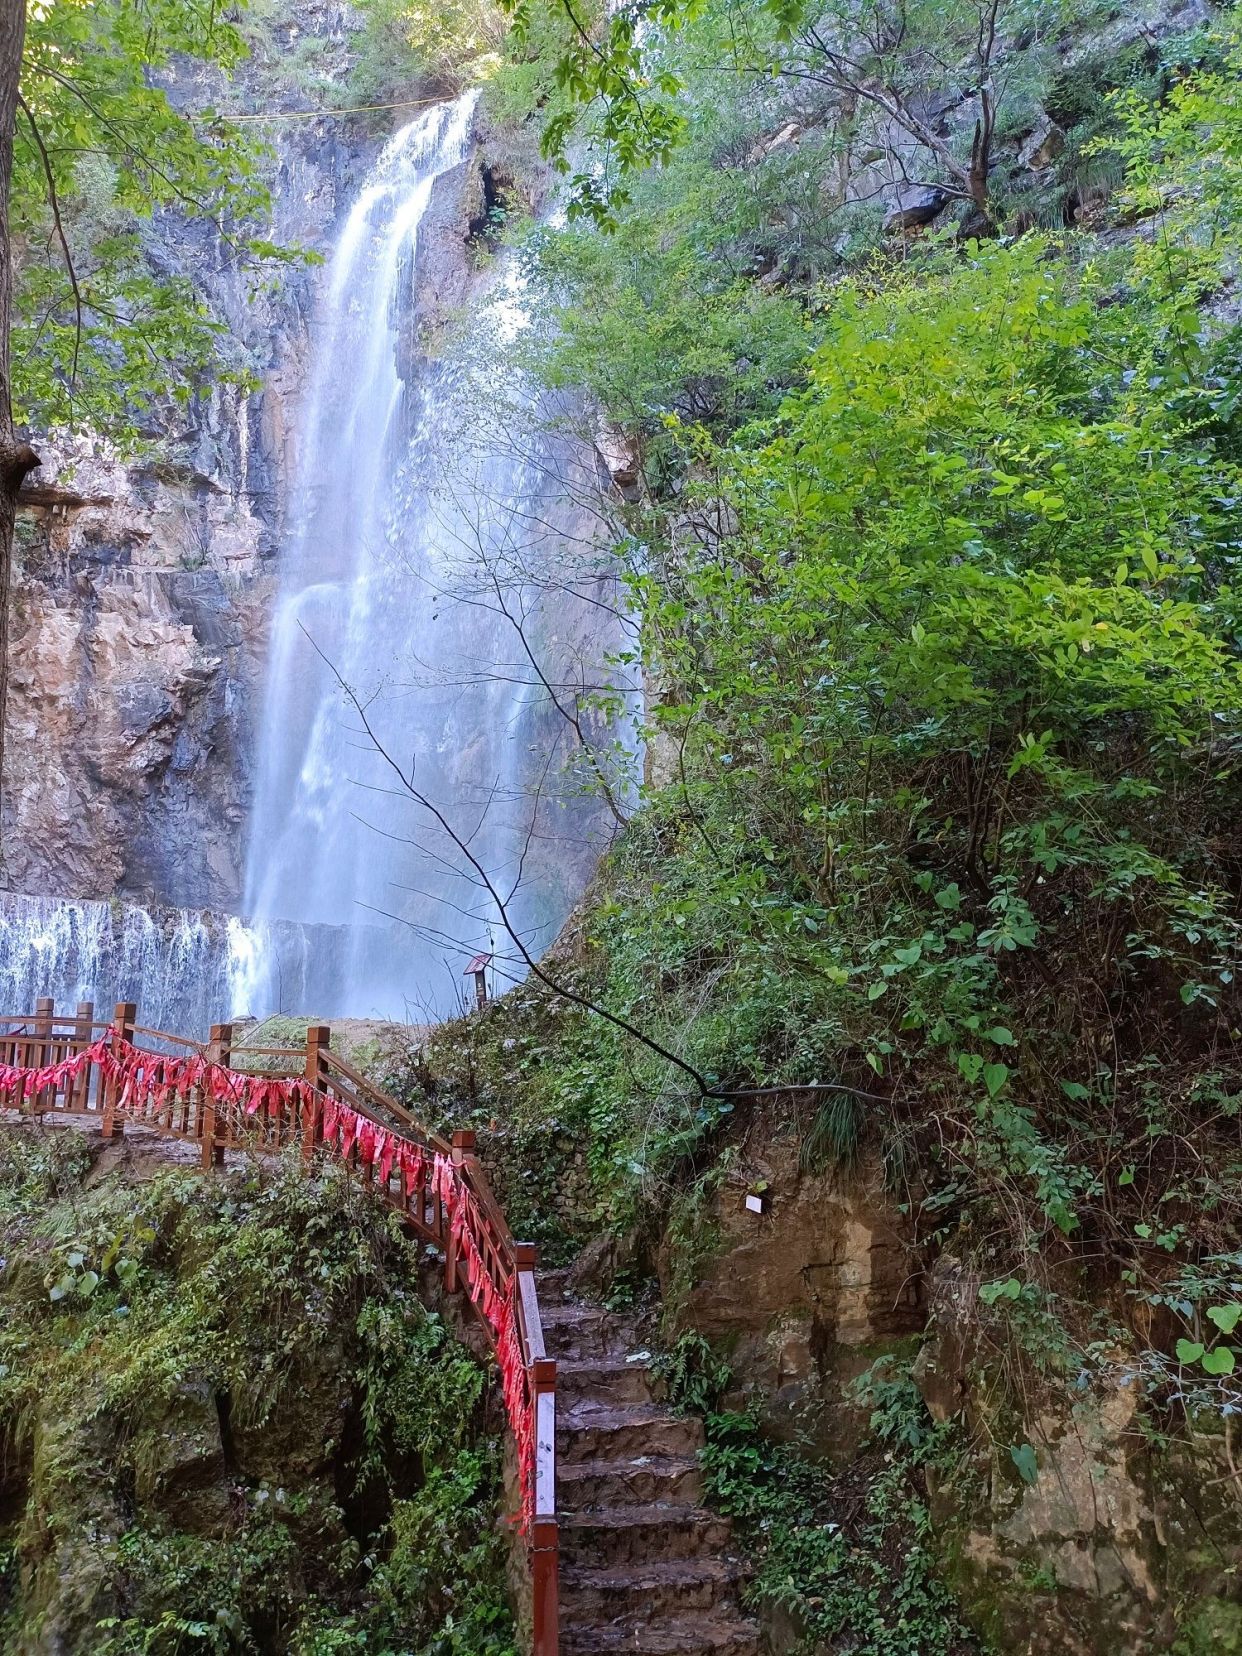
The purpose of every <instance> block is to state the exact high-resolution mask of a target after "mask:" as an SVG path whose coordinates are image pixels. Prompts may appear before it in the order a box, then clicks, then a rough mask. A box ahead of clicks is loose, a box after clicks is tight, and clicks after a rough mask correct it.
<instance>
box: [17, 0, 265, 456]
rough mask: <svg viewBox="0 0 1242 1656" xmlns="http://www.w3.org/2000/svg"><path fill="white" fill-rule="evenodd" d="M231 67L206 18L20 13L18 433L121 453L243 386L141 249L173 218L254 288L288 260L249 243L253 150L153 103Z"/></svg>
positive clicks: (217, 342) (161, 11)
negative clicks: (196, 230)
mask: <svg viewBox="0 0 1242 1656" xmlns="http://www.w3.org/2000/svg"><path fill="white" fill-rule="evenodd" d="M244 54H245V43H244V41H243V38H242V35H241V33H240V31H239V29H238V28H237V27H236V25H235V24H233V23H231V22H228V21H226V20H225V18H224V17H223V16H222V15H221V14H220V12H219V11H218V9H217V8H216V7H214V6H204V5H185V4H182V3H181V0H146V3H145V4H143V5H142V6H134V5H131V4H129V3H127V0H56V3H55V4H51V3H45V0H35V3H32V4H31V5H30V6H29V7H28V12H27V30H26V48H25V56H24V60H23V66H22V83H21V84H22V93H23V97H24V106H23V108H22V109H20V110H19V112H18V120H17V130H16V141H15V152H14V171H13V191H12V205H11V228H12V233H13V236H14V240H15V244H16V247H17V250H18V281H17V291H16V301H17V308H16V318H15V327H14V333H13V347H12V359H13V379H14V386H15V400H16V403H17V414H18V418H19V419H23V420H27V421H30V422H32V423H34V424H37V425H43V426H47V425H52V424H57V425H67V426H70V427H79V428H80V427H82V426H86V425H89V426H91V427H93V428H95V429H101V430H108V431H109V432H111V433H113V434H114V435H116V436H118V437H120V438H122V439H126V440H129V441H131V442H132V441H133V440H134V439H135V438H136V437H137V436H138V434H139V432H140V431H141V430H142V429H143V428H144V425H145V423H146V420H147V417H148V416H149V414H150V412H151V411H152V410H153V409H155V408H157V407H160V406H162V405H164V404H165V400H166V399H167V398H171V399H172V400H173V401H174V402H175V403H185V402H187V401H188V400H189V398H190V396H191V395H192V393H193V390H194V389H195V387H196V385H197V384H198V383H199V381H200V380H201V379H202V377H203V376H204V375H205V374H206V373H207V372H208V371H209V370H210V371H211V372H212V374H213V376H214V377H215V378H217V379H223V380H232V381H234V382H236V383H238V384H248V383H250V373H249V367H248V364H247V363H245V362H244V361H243V360H241V358H240V357H239V356H237V355H236V354H235V353H233V352H232V351H231V350H230V348H229V346H228V343H227V339H226V334H227V330H226V328H225V326H224V324H223V323H222V321H221V320H220V318H219V317H218V316H217V315H215V314H214V312H213V311H212V310H211V308H210V306H209V304H208V302H207V301H206V299H205V298H204V297H203V295H202V294H201V293H200V292H199V291H198V290H197V289H196V288H195V287H194V285H193V284H192V282H191V281H190V279H189V277H188V276H185V275H177V274H170V273H169V269H168V261H167V260H166V259H164V258H161V259H158V260H154V261H153V260H152V259H150V258H149V257H148V256H147V242H146V239H145V234H144V225H146V224H147V223H149V222H150V221H152V220H156V221H158V224H159V229H160V232H161V234H163V235H165V236H169V237H171V236H172V234H173V220H172V217H171V215H173V214H180V215H185V216H186V217H187V218H188V219H190V220H201V221H203V222H204V223H205V224H206V225H208V226H210V230H211V233H212V235H213V236H214V237H216V238H218V239H219V240H221V241H222V242H223V243H224V244H225V245H226V246H227V247H228V249H229V251H230V253H231V256H232V258H233V259H234V261H235V262H236V263H237V264H238V265H239V266H241V267H242V268H248V269H250V270H251V271H252V272H253V275H254V278H255V279H256V280H258V279H260V278H261V277H263V276H264V273H265V272H269V271H271V270H274V269H278V268H279V266H280V265H281V264H282V263H284V262H287V261H288V260H289V259H290V258H291V257H293V255H291V254H290V253H288V252H285V251H282V250H281V249H279V248H277V247H276V246H275V245H274V244H273V243H271V242H270V241H269V240H267V239H266V238H265V237H264V235H263V234H262V226H263V225H264V224H265V223H266V222H267V220H268V218H269V214H270V200H269V196H268V190H267V186H266V184H265V182H264V179H263V175H262V164H263V161H264V157H265V152H264V150H263V149H262V147H261V146H257V145H256V144H254V143H253V142H252V141H251V140H250V138H249V137H247V136H245V135H244V132H243V129H242V128H240V127H239V126H237V125H236V124H230V122H229V121H227V120H226V119H224V118H223V117H221V116H219V115H217V114H215V113H214V112H213V111H212V110H211V109H210V108H199V109H193V110H191V111H189V112H184V111H183V110H182V108H181V102H180V100H179V99H178V101H177V102H176V103H174V101H173V99H172V98H171V97H170V96H169V94H168V92H167V91H166V90H165V85H166V83H167V81H168V80H169V79H171V78H173V77H174V76H175V75H176V74H177V73H178V71H180V72H184V71H185V70H186V69H187V68H188V67H190V66H192V65H193V66H197V67H199V68H206V67H210V68H211V69H215V70H222V71H225V72H227V71H228V70H230V69H232V68H234V67H235V66H236V65H237V63H238V62H239V61H240V60H241V59H242V57H243V56H244ZM187 266H189V267H191V268H192V260H187Z"/></svg>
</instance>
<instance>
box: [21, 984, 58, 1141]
mask: <svg viewBox="0 0 1242 1656" xmlns="http://www.w3.org/2000/svg"><path fill="white" fill-rule="evenodd" d="M55 1016H56V1002H55V1001H54V1000H52V999H51V998H50V997H49V996H47V995H41V996H40V997H39V999H38V1000H37V1001H36V1002H35V1016H34V1032H35V1040H36V1043H37V1044H36V1045H35V1046H33V1047H31V1049H30V1057H29V1058H28V1059H27V1060H26V1062H27V1063H28V1064H29V1065H30V1067H31V1068H32V1069H40V1068H42V1066H43V1065H44V1064H50V1063H51V1062H52V1019H53V1018H54V1017H55ZM49 1102H50V1103H52V1104H55V1103H56V1094H55V1093H54V1092H53V1094H52V1097H51V1099H50V1100H49V1099H48V1095H47V1088H46V1087H44V1089H43V1091H42V1092H40V1093H36V1095H35V1096H34V1097H33V1098H32V1099H31V1100H30V1113H31V1115H42V1114H43V1112H44V1110H46V1109H47V1107H48V1104H49Z"/></svg>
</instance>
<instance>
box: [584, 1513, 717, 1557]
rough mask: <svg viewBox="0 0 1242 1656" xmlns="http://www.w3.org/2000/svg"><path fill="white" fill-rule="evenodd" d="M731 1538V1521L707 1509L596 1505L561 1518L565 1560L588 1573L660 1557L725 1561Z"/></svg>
mask: <svg viewBox="0 0 1242 1656" xmlns="http://www.w3.org/2000/svg"><path fill="white" fill-rule="evenodd" d="M730 1540H731V1526H730V1524H729V1520H728V1519H727V1518H720V1517H718V1516H717V1515H716V1514H715V1513H714V1512H709V1511H708V1510H707V1509H706V1507H684V1506H661V1505H659V1504H658V1503H656V1504H652V1505H651V1506H620V1507H596V1508H593V1509H588V1510H587V1511H585V1512H567V1513H565V1514H564V1516H563V1517H562V1519H561V1557H562V1558H563V1559H564V1560H565V1561H566V1563H568V1564H571V1565H582V1566H584V1567H586V1568H589V1569H606V1568H608V1567H609V1566H611V1565H614V1564H644V1563H648V1562H651V1561H653V1560H658V1559H674V1558H683V1559H684V1558H721V1557H724V1556H726V1555H727V1553H728V1551H729V1543H730Z"/></svg>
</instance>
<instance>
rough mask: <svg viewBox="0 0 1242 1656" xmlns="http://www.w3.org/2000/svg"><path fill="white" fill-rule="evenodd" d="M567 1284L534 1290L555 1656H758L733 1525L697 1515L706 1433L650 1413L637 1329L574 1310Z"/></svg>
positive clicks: (542, 1283) (655, 1408)
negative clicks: (552, 1362)
mask: <svg viewBox="0 0 1242 1656" xmlns="http://www.w3.org/2000/svg"><path fill="white" fill-rule="evenodd" d="M569 1280H570V1279H569V1273H568V1272H559V1271H558V1272H542V1273H541V1274H540V1279H539V1292H540V1307H541V1310H542V1312H543V1327H544V1337H545V1340H546V1342H547V1347H548V1354H549V1356H552V1357H555V1358H556V1362H557V1391H558V1410H557V1433H556V1439H557V1508H558V1513H559V1516H560V1534H561V1650H562V1653H563V1656H595V1653H599V1656H606V1653H608V1652H612V1651H616V1652H621V1651H630V1652H637V1653H639V1656H642V1653H647V1656H759V1633H758V1629H757V1627H756V1626H755V1624H754V1623H753V1622H751V1621H749V1620H747V1619H746V1617H744V1616H743V1615H742V1612H741V1609H740V1607H739V1604H738V1597H737V1589H738V1584H739V1582H740V1580H741V1579H742V1567H741V1564H740V1562H739V1561H738V1559H737V1558H736V1557H735V1556H734V1554H733V1552H732V1547H731V1542H732V1529H731V1526H730V1524H729V1521H728V1519H726V1518H722V1517H720V1516H719V1515H718V1514H716V1513H713V1512H709V1511H708V1510H706V1509H705V1508H704V1507H703V1505H702V1499H703V1474H702V1470H701V1468H700V1466H699V1451H700V1450H701V1448H702V1447H703V1423H702V1422H701V1421H699V1420H695V1419H693V1418H692V1417H687V1416H684V1415H677V1414H674V1413H673V1412H672V1411H671V1410H669V1409H666V1408H663V1407H661V1406H660V1405H659V1404H658V1403H656V1402H655V1401H654V1399H653V1397H652V1379H651V1374H650V1370H649V1367H648V1364H647V1361H646V1353H645V1352H643V1351H641V1350H640V1349H639V1346H638V1341H637V1336H636V1330H635V1328H634V1326H633V1323H632V1322H630V1321H627V1319H625V1318H624V1317H622V1316H619V1315H617V1314H616V1313H614V1312H611V1311H608V1310H606V1309H604V1308H603V1307H600V1306H593V1305H584V1304H581V1303H579V1302H578V1301H576V1300H575V1299H574V1297H573V1294H572V1290H571V1289H570V1287H569ZM631 1358H632V1359H633V1360H632V1361H631V1360H630V1359H631Z"/></svg>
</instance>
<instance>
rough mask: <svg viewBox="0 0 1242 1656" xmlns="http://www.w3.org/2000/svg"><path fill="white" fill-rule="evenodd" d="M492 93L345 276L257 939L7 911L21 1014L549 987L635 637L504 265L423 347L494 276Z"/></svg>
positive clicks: (124, 912)
mask: <svg viewBox="0 0 1242 1656" xmlns="http://www.w3.org/2000/svg"><path fill="white" fill-rule="evenodd" d="M476 97H477V95H476V94H474V93H468V94H466V95H465V96H463V97H461V98H459V99H457V100H456V101H453V102H448V103H444V104H442V105H439V106H437V107H435V108H432V109H429V110H427V111H426V112H425V113H423V114H422V115H420V116H419V118H418V119H416V120H415V121H413V122H411V123H410V124H409V125H408V126H406V127H404V128H403V129H402V130H400V131H399V132H397V133H396V134H395V136H394V137H393V138H392V139H391V140H390V141H389V142H388V144H387V145H386V146H385V148H384V149H383V151H382V153H381V154H380V155H379V157H378V159H377V161H376V162H375V164H374V166H373V168H372V170H371V173H370V176H369V178H368V179H367V181H366V183H365V186H364V187H363V189H362V190H361V192H360V194H359V196H358V198H357V200H356V202H355V203H354V204H353V207H352V209H351V210H350V211H349V213H348V214H347V216H346V218H345V221H344V224H343V226H342V227H341V229H340V232H339V235H338V236H337V239H336V243H335V246H334V248H333V249H332V251H331V255H330V258H329V260H328V262H327V265H326V268H325V271H324V273H323V278H322V284H321V292H320V299H319V306H318V315H317V318H316V320H315V323H314V325H313V328H312V335H311V357H310V372H309V376H308V380H307V385H306V390H305V393H304V396H303V399H302V403H301V406H300V409H299V411H298V416H297V420H296V423H295V426H294V430H293V438H294V441H295V445H296V450H297V455H296V460H295V467H294V475H293V476H292V478H291V479H290V483H291V487H290V495H289V498H290V511H289V519H288V521H289V525H290V527H289V533H288V535H287V539H286V544H285V545H284V547H283V549H282V554H281V564H280V575H279V586H278V596H277V600H276V604H275V607H274V611H273V613H272V616H271V622H270V635H269V644H268V659H267V670H266V687H265V690H264V693H263V699H262V704H261V707H260V709H259V717H258V719H257V721H256V725H257V732H258V734H257V738H256V749H255V752H254V755H253V776H254V800H253V809H252V817H251V825H250V835H249V844H248V853H247V862H246V890H245V901H244V904H243V914H242V916H236V915H234V916H229V915H211V914H201V913H191V912H184V911H179V910H176V909H171V908H161V907H160V906H159V904H158V893H155V894H154V898H155V900H154V901H153V902H152V904H151V906H149V907H140V906H137V905H133V904H124V903H122V902H119V901H116V900H113V901H103V902H91V901H85V900H79V899H66V900H62V899H58V898H56V897H54V896H50V895H46V896H44V895H40V896H20V895H16V894H9V893H0V1012H12V1011H19V1012H20V1011H26V1010H29V1009H31V1008H33V1005H34V1002H35V1000H36V999H37V998H38V997H40V996H52V997H53V998H54V999H55V1000H56V1002H57V1005H58V1007H59V1008H61V1009H64V1008H72V1007H73V1006H75V1005H76V1004H77V1003H78V1002H79V1001H82V1000H91V1001H93V1002H94V1004H95V1006H96V1008H97V1012H96V1016H97V1017H101V1018H103V1017H107V1016H110V1015H111V1010H112V1006H113V1004H114V1003H115V1002H116V1001H118V1000H134V1001H137V1002H138V1004H139V1008H140V1015H141V1018H142V1021H143V1022H144V1023H146V1024H148V1025H154V1026H159V1027H161V1028H165V1029H174V1030H184V1031H188V1032H200V1033H202V1034H204V1035H205V1034H206V1031H207V1029H208V1027H209V1026H210V1024H212V1023H213V1022H219V1021H223V1020H224V1019H226V1018H229V1017H234V1018H237V1017H240V1016H247V1015H251V1016H257V1017H265V1016H267V1015H269V1014H272V1013H278V1012H283V1013H292V1014H297V1013H301V1014H304V1015H311V1016H318V1017H337V1018H339V1017H343V1016H357V1017H373V1016H378V1017H388V1018H397V1019H415V1020H420V1021H421V1020H422V1019H423V1018H425V1017H428V1016H435V1015H439V1014H442V1013H444V1012H448V1011H452V1010H454V1009H455V1008H456V1006H457V1005H459V1004H460V1003H461V1001H462V1000H463V999H464V998H465V997H464V995H463V990H464V989H465V988H467V987H469V988H470V992H471V994H472V993H473V984H472V982H471V980H469V979H467V978H466V976H465V969H466V967H467V966H468V964H469V963H470V961H471V959H472V957H474V956H475V955H476V954H478V953H487V954H491V955H493V956H494V965H493V972H494V974H495V976H494V983H495V987H497V988H503V987H505V986H506V985H507V983H508V982H510V981H513V980H514V979H516V978H520V977H521V976H522V975H524V972H525V967H526V955H527V952H529V954H530V955H535V954H537V953H538V952H540V951H541V950H542V949H543V948H545V947H546V946H547V945H548V944H549V943H550V942H551V941H552V939H553V937H554V935H555V932H556V930H557V928H558V927H559V925H560V924H561V922H562V921H563V919H564V917H565V915H566V913H567V912H568V910H569V908H570V906H571V905H572V903H573V901H574V900H575V899H576V897H577V896H578V894H579V892H580V891H581V889H582V887H583V885H584V884H585V882H586V879H587V878H588V877H589V873H590V870H591V867H592V866H593V863H594V860H595V858H596V856H597V855H598V850H599V847H600V844H601V841H602V839H603V837H604V834H603V828H604V827H605V826H607V825H608V823H609V822H610V821H611V819H610V818H609V817H608V815H607V813H605V812H603V811H602V809H601V806H600V803H599V790H598V786H597V784H598V782H599V778H600V776H601V775H602V774H603V766H604V764H605V757H606V755H607V754H608V750H609V747H608V744H609V738H608V729H607V721H606V720H602V719H600V718H599V717H597V716H595V715H592V714H590V713H584V712H582V711H581V710H582V709H584V708H585V707H586V706H587V704H588V702H589V700H590V695H589V692H591V691H599V690H600V689H601V681H605V682H604V683H603V685H602V687H603V689H605V690H607V689H608V686H607V683H606V681H607V679H608V670H607V669H606V667H605V666H604V663H605V662H606V660H607V659H608V655H609V650H610V648H611V647H612V646H613V645H614V644H615V642H616V639H615V636H610V633H612V634H615V625H616V616H617V608H616V603H615V593H614V592H613V591H612V590H611V586H610V578H609V577H608V576H607V575H606V574H603V573H601V563H602V562H603V560H602V558H601V553H600V545H601V542H600V537H599V535H598V533H597V532H596V527H595V521H594V518H593V515H592V511H591V509H590V508H589V506H588V505H584V502H587V501H589V500H590V499H597V494H596V489H597V480H596V476H595V457H594V453H593V451H592V449H591V447H590V444H589V443H583V442H581V441H576V442H575V440H573V439H571V438H570V437H569V436H567V435H566V434H565V433H564V431H561V430H559V429H558V425H557V422H556V420H555V418H553V417H552V411H551V410H549V408H548V407H547V404H546V402H541V400H540V398H539V397H538V396H537V395H536V394H535V393H533V392H532V391H530V390H529V389H528V388H527V387H526V386H525V385H524V384H523V383H521V380H520V376H518V375H516V373H515V371H514V370H512V369H506V368H504V367H503V366H501V364H503V361H504V351H503V350H502V349H498V347H502V346H504V345H506V344H507V343H511V342H512V341H513V340H514V338H515V337H517V336H518V335H519V334H520V332H521V330H522V329H523V328H525V327H526V326H528V321H527V317H526V313H525V309H524V305H523V292H522V282H521V279H520V276H519V275H518V273H517V271H516V269H515V268H514V267H513V266H512V265H510V264H508V263H506V261H505V260H504V259H503V258H501V259H497V260H494V261H492V265H491V270H490V274H488V273H486V272H481V273H480V276H481V279H480V281H479V282H477V283H475V284H473V285H474V286H476V287H477V288H478V289H479V290H480V291H481V294H482V296H481V298H479V299H478V300H477V301H476V302H475V303H474V304H473V305H472V307H471V314H470V315H469V316H468V317H467V318H465V320H464V322H463V323H462V325H461V327H460V328H458V329H456V330H455V337H457V338H458V339H459V341H460V344H459V348H457V349H455V350H453V351H445V350H440V351H438V352H437V353H436V354H433V353H432V352H431V351H430V349H428V344H429V342H428V341H427V340H425V339H424V338H423V337H421V335H422V333H423V332H424V331H425V329H426V326H427V324H426V321H425V318H426V317H427V316H428V315H431V314H435V313H436V305H435V303H433V302H430V301H432V300H434V299H435V297H436V294H437V292H438V289H437V283H439V282H442V280H443V270H444V264H443V256H444V255H445V254H446V253H447V255H448V257H449V261H450V263H451V262H452V261H453V260H455V261H456V266H455V268H456V269H457V270H458V272H459V273H460V269H461V260H462V258H463V257H464V256H465V257H468V256H469V255H468V254H467V252H466V248H465V245H464V238H465V236H466V230H465V229H464V227H463V225H462V223H461V219H462V213H461V210H460V204H461V199H462V193H461V186H462V181H463V179H464V178H465V177H466V168H467V167H468V166H469V165H470V164H471V146H472V125H473V118H474V108H475V102H476ZM454 190H456V192H457V194H456V195H454ZM446 204H447V210H446ZM437 238H438V239H437ZM453 243H455V245H450V244H453ZM437 253H438V254H439V255H441V261H440V264H439V265H438V266H437ZM441 320H443V319H441ZM440 343H442V342H441V341H437V344H440ZM480 365H481V367H482V371H480ZM601 618H602V619H601ZM567 708H572V709H573V710H574V718H573V722H572V723H571V722H570V721H567V720H566V717H565V713H566V709H567ZM592 718H595V724H594V727H593V728H594V735H593V736H592V737H591V738H590V740H591V741H592V742H593V743H595V744H597V748H596V747H593V748H592V749H591V751H590V752H585V753H584V740H583V730H584V728H585V727H586V725H589V724H590V723H591V720H592ZM514 933H516V934H517V937H518V938H519V939H520V940H521V941H520V945H519V944H518V943H515V941H514V936H513V934H514Z"/></svg>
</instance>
